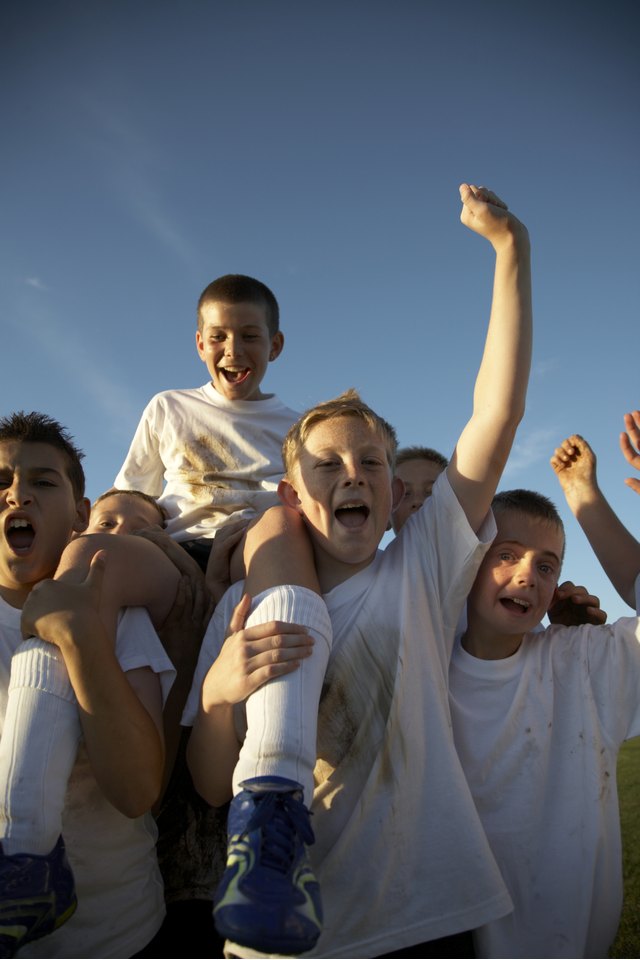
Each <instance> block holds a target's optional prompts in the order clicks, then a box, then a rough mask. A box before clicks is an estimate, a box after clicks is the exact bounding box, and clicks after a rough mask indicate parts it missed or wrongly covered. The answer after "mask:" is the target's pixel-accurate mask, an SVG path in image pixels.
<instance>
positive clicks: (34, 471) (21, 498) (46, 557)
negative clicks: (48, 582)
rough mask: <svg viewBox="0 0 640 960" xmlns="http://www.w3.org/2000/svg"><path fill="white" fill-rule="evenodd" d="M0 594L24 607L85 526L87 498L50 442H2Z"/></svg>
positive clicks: (87, 517) (64, 458) (0, 443)
mask: <svg viewBox="0 0 640 960" xmlns="http://www.w3.org/2000/svg"><path fill="white" fill-rule="evenodd" d="M0 514H1V515H0V595H1V596H3V597H4V599H5V600H6V601H7V602H8V603H11V604H12V605H13V606H21V605H22V603H23V602H24V600H25V599H26V597H27V595H28V593H29V591H30V590H31V588H32V587H33V586H34V584H36V583H38V582H39V581H40V580H44V579H45V578H47V577H51V576H53V574H54V573H55V570H56V567H57V566H58V562H59V560H60V555H61V553H62V551H63V550H64V548H65V547H66V545H67V544H68V542H69V540H70V539H71V536H72V534H73V533H74V532H76V533H79V532H81V531H83V530H85V529H86V526H87V521H88V519H89V502H88V500H86V499H84V498H82V499H80V500H76V496H75V494H74V492H73V487H72V486H71V481H70V479H69V477H68V475H67V460H66V457H65V455H64V453H63V452H62V451H61V450H58V449H57V448H56V447H52V446H50V445H49V444H48V443H23V442H22V441H20V440H5V441H3V442H0Z"/></svg>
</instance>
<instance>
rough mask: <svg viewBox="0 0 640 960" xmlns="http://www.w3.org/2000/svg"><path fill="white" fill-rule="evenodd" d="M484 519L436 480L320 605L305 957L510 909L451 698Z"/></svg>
mask: <svg viewBox="0 0 640 960" xmlns="http://www.w3.org/2000/svg"><path fill="white" fill-rule="evenodd" d="M485 526H486V529H485V530H484V531H483V534H484V535H485V537H486V542H484V543H480V542H479V541H478V540H477V538H476V537H475V535H474V534H473V532H472V531H471V529H470V528H469V525H468V523H467V520H466V517H465V515H464V513H463V511H462V509H461V507H460V505H459V503H458V501H457V499H456V497H455V495H454V493H453V491H452V490H451V487H450V485H449V482H448V479H447V477H446V475H443V476H442V477H441V478H440V479H439V480H438V483H437V484H436V486H435V488H434V493H433V496H432V497H431V498H430V499H429V500H428V501H427V502H426V504H425V506H424V508H423V509H422V510H420V511H419V512H418V513H417V514H416V515H415V516H414V517H413V518H412V519H411V520H410V521H409V522H408V523H407V524H406V526H405V527H404V529H403V530H402V532H401V534H400V536H399V537H397V538H396V540H394V541H393V542H392V543H391V544H390V545H389V546H388V547H387V549H386V550H385V551H383V552H379V553H378V555H377V556H376V558H375V560H374V561H373V562H372V563H371V564H370V565H369V566H368V567H367V568H366V569H364V570H362V571H360V572H359V573H357V574H356V575H355V576H353V577H351V578H350V579H348V580H346V581H345V582H344V583H342V584H340V585H339V586H337V587H335V588H334V589H333V590H331V592H330V593H328V594H327V595H326V596H325V600H326V603H327V606H328V609H329V613H330V615H331V621H332V625H333V636H334V639H333V649H332V653H331V658H330V661H329V667H328V670H327V674H326V678H325V684H324V688H323V694H322V698H321V702H320V710H319V723H318V761H317V764H316V769H315V779H316V790H315V794H314V800H313V813H314V817H313V822H312V826H313V829H314V832H315V835H316V843H315V845H314V846H312V847H311V850H310V854H311V858H312V861H313V864H314V867H315V869H316V873H317V876H318V879H319V881H320V884H321V887H322V897H323V903H324V912H325V925H324V932H323V934H322V935H321V937H320V940H319V941H318V944H317V946H316V948H315V950H314V951H313V952H312V953H311V954H308V956H322V957H374V956H378V955H380V954H383V953H385V952H387V951H389V950H394V949H395V950H397V949H400V948H402V947H405V946H408V945H411V944H416V943H420V942H422V941H425V940H430V939H434V938H436V937H441V936H446V935H448V934H450V933H455V932H457V931H461V930H468V929H471V928H473V927H476V926H478V925H479V924H481V923H484V922H485V921H487V920H488V919H489V918H494V917H498V916H501V915H503V914H504V913H506V912H507V911H509V910H510V909H511V901H510V899H509V897H508V895H507V893H506V890H505V887H504V884H503V881H502V878H501V876H500V873H499V871H498V869H497V867H496V865H495V862H494V860H493V857H492V855H491V852H490V850H489V846H488V843H487V840H486V838H485V835H484V832H483V831H482V828H481V826H480V823H479V820H478V817H477V814H476V811H475V807H474V805H473V800H472V798H471V795H470V793H469V789H468V786H467V783H466V780H465V778H464V774H463V771H462V768H461V766H460V763H459V760H458V757H457V754H456V752H455V748H454V745H453V735H452V730H451V719H450V714H449V704H448V689H447V674H448V668H449V656H450V652H451V647H452V644H453V637H454V633H455V628H456V623H457V620H458V615H459V613H460V609H461V607H462V605H463V603H464V601H465V599H466V596H467V594H468V592H469V588H470V586H471V584H472V583H473V580H474V578H475V574H476V571H477V569H478V566H479V564H480V562H481V560H482V557H483V555H484V553H485V551H486V547H487V546H488V542H489V541H490V540H491V538H492V537H493V535H494V533H495V526H494V524H493V519H492V518H491V519H490V520H489V522H488V524H486V525H485ZM241 590H242V585H241V584H240V585H235V587H234V588H232V590H231V591H229V593H228V594H227V595H226V596H225V598H224V599H223V601H222V604H221V605H220V607H219V608H218V610H216V614H215V617H214V620H213V621H212V624H211V625H210V629H209V631H208V632H207V635H206V636H205V640H204V643H203V650H202V653H201V658H200V661H199V664H198V668H197V670H196V675H195V679H194V686H193V689H192V691H191V694H190V697H189V701H188V703H187V707H186V710H185V716H184V717H183V723H185V724H190V723H193V722H194V719H195V715H196V712H197V705H198V699H199V692H200V688H201V684H202V680H203V678H204V675H205V674H206V671H207V669H208V666H209V665H210V663H211V662H212V660H213V659H214V658H215V656H216V654H217V652H218V650H219V648H220V645H221V642H222V639H223V637H224V630H225V627H226V625H227V623H228V621H229V616H230V611H231V610H232V608H233V605H234V602H235V601H236V600H237V598H238V597H239V595H240V593H241ZM240 732H241V733H242V731H240ZM305 956H306V955H305Z"/></svg>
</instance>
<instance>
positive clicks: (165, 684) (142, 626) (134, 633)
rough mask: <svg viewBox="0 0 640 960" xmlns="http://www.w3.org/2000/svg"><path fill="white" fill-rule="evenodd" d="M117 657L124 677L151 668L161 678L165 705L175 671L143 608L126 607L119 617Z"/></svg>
mask: <svg viewBox="0 0 640 960" xmlns="http://www.w3.org/2000/svg"><path fill="white" fill-rule="evenodd" d="M116 657H117V659H118V663H119V664H120V666H121V668H122V670H123V672H124V673H127V672H128V671H129V670H138V669H139V668H140V667H150V668H151V670H153V672H154V673H155V674H157V675H158V678H159V680H160V686H161V689H162V702H163V704H164V703H165V702H166V699H167V697H168V696H169V691H170V690H171V687H172V685H173V681H174V680H175V676H176V671H175V669H174V667H173V664H172V663H171V660H170V659H169V657H168V656H167V654H166V652H165V649H164V647H163V646H162V643H161V641H160V638H159V636H158V634H157V633H156V631H155V630H154V628H153V624H152V623H151V620H150V618H149V614H148V613H147V611H146V610H145V608H144V607H127V608H126V609H125V610H123V611H122V613H121V614H120V620H119V622H118V633H117V636H116Z"/></svg>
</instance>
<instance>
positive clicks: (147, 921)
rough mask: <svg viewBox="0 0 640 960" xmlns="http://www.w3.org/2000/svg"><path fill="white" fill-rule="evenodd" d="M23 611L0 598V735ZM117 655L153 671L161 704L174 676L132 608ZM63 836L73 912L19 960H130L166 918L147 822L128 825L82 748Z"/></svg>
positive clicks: (143, 617) (123, 662)
mask: <svg viewBox="0 0 640 960" xmlns="http://www.w3.org/2000/svg"><path fill="white" fill-rule="evenodd" d="M20 615H21V611H20V610H17V609H16V608H15V607H11V606H9V604H8V603H6V602H5V601H4V600H3V599H2V598H1V597H0V734H1V732H2V725H3V721H4V715H5V712H6V707H7V691H8V686H9V676H10V672H11V657H12V656H13V652H14V650H15V649H16V647H17V646H18V644H19V643H20V641H21V639H22V635H21V632H20ZM116 655H117V657H118V662H119V663H120V666H121V667H122V669H123V671H125V672H127V671H128V670H136V669H138V668H139V667H150V668H151V669H152V670H153V672H154V673H156V674H158V675H159V678H160V682H161V685H162V692H163V697H166V696H167V694H168V692H169V689H170V688H171V683H172V682H173V677H174V675H175V671H174V669H173V667H172V665H171V662H170V660H169V659H168V657H167V655H166V653H165V652H164V648H163V646H162V644H161V643H160V640H159V639H158V636H157V634H156V632H155V630H154V629H153V626H152V624H151V621H150V620H149V617H148V614H147V612H146V610H143V609H142V608H129V609H128V610H126V611H124V613H123V615H122V617H121V620H120V623H119V626H118V635H117V643H116ZM62 836H63V837H64V841H65V845H66V848H67V854H68V857H69V862H70V864H71V867H72V869H73V874H74V877H75V882H76V891H77V894H78V908H77V910H76V912H75V913H74V915H73V916H72V918H71V919H70V920H69V921H68V922H67V923H66V924H64V926H62V927H60V929H59V930H57V931H56V932H55V933H53V934H51V935H50V936H48V937H43V938H42V939H41V940H36V941H34V942H33V943H30V944H28V945H27V946H26V947H24V948H23V949H22V950H20V951H19V952H18V956H20V957H130V956H131V955H132V954H134V953H137V952H138V951H139V950H141V949H142V948H143V947H144V946H146V944H147V943H148V942H149V940H151V939H152V937H153V936H154V935H155V933H156V932H157V931H158V929H159V927H160V925H161V923H162V920H163V917H164V913H165V909H164V898H163V892H162V879H161V877H160V871H159V869H158V863H157V859H156V852H155V842H156V837H157V831H156V828H155V823H154V820H153V817H152V816H151V814H147V815H145V816H143V817H138V818H137V819H135V820H131V819H130V818H128V817H125V816H124V815H123V814H121V813H119V812H118V811H117V810H116V809H115V807H113V806H112V805H111V804H110V803H109V802H108V800H107V799H106V798H105V796H104V794H103V793H102V791H101V790H100V788H99V787H98V784H97V782H96V780H95V777H94V776H93V773H92V771H91V766H90V763H89V758H88V756H87V752H86V750H85V748H84V745H82V744H81V745H80V748H79V751H78V758H77V760H76V764H75V766H74V769H73V771H72V774H71V777H70V780H69V787H68V790H67V798H66V802H65V809H64V813H63V817H62Z"/></svg>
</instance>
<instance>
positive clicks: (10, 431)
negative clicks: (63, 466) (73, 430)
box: [0, 410, 85, 500]
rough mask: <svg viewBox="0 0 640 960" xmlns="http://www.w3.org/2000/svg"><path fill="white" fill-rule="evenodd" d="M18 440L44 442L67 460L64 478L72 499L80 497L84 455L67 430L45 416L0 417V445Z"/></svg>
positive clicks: (22, 414)
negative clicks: (66, 479) (72, 495)
mask: <svg viewBox="0 0 640 960" xmlns="http://www.w3.org/2000/svg"><path fill="white" fill-rule="evenodd" d="M10 440H18V441H20V442H21V443H48V444H49V446H50V447H55V448H56V450H60V451H61V452H62V453H63V454H64V457H65V459H66V461H67V476H68V477H69V480H70V481H71V487H72V489H73V494H74V496H75V498H76V500H81V499H82V498H83V497H84V487H85V477H84V470H83V469H82V463H81V462H80V461H81V460H82V459H83V457H84V453H83V452H82V450H81V449H80V448H79V447H78V446H76V444H75V442H74V439H73V437H72V436H71V434H70V433H69V431H68V430H67V429H66V428H65V427H63V426H62V424H60V423H58V421H57V420H54V419H53V417H48V416H47V415H46V413H36V412H35V411H33V412H31V413H25V412H24V410H19V411H18V412H17V413H10V414H9V415H8V416H6V417H2V418H0V443H6V442H8V441H10Z"/></svg>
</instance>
